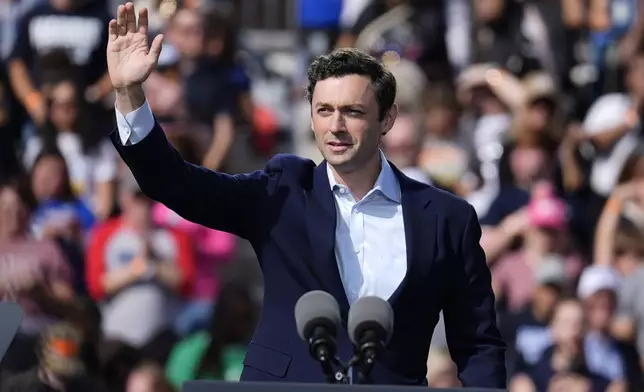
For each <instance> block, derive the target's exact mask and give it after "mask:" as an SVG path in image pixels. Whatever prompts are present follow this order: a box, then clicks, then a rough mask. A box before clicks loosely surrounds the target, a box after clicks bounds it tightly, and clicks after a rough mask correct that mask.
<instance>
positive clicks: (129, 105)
mask: <svg viewBox="0 0 644 392" xmlns="http://www.w3.org/2000/svg"><path fill="white" fill-rule="evenodd" d="M114 92H115V93H116V108H117V109H118V110H119V111H120V112H121V113H123V114H127V113H130V112H133V111H135V110H136V109H138V108H140V107H141V106H143V104H144V103H145V93H144V91H143V86H142V85H140V84H137V85H133V86H128V87H116V88H115V89H114Z"/></svg>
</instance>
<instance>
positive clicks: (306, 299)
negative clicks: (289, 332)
mask: <svg viewBox="0 0 644 392" xmlns="http://www.w3.org/2000/svg"><path fill="white" fill-rule="evenodd" d="M295 324H296V326H297V333H298V334H299V335H300V339H302V340H304V341H308V340H309V338H310V337H311V335H312V334H313V330H314V329H315V328H317V327H324V328H326V329H327V331H328V333H330V334H332V336H334V337H335V335H336V332H337V330H338V325H340V306H339V305H338V301H336V300H335V298H333V296H332V295H331V294H329V293H327V292H325V291H321V290H316V291H309V292H308V293H306V294H304V295H303V296H301V297H300V299H298V300H297V303H296V304H295Z"/></svg>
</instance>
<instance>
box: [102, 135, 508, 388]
mask: <svg viewBox="0 0 644 392" xmlns="http://www.w3.org/2000/svg"><path fill="white" fill-rule="evenodd" d="M111 138H112V141H113V143H114V145H115V146H116V148H117V150H118V151H119V153H120V155H121V157H122V158H123V160H124V161H125V163H126V164H127V165H128V166H129V167H130V169H131V170H132V172H133V173H134V176H135V177H136V179H137V181H138V183H139V185H140V187H141V189H142V190H143V191H144V192H145V193H146V194H147V195H148V196H149V197H151V198H152V199H154V200H157V201H159V202H161V203H163V204H165V205H166V206H168V207H169V208H171V209H172V210H174V211H176V212H177V213H179V214H180V215H181V216H183V217H184V218H186V219H188V220H190V221H193V222H196V223H199V224H202V225H204V226H207V227H210V228H213V229H217V230H222V231H227V232H230V233H233V234H236V235H238V236H240V237H242V238H245V239H247V240H249V241H250V243H251V244H252V246H253V248H254V250H255V252H256V254H257V258H258V260H259V263H260V266H261V268H262V271H263V274H264V304H263V308H262V313H261V316H260V320H259V323H258V326H257V330H256V332H255V335H254V337H253V339H252V342H251V343H250V345H249V347H248V352H247V355H246V358H245V360H244V365H245V366H244V371H243V375H242V380H245V381H293V382H324V381H325V380H324V376H323V373H322V371H321V367H320V364H319V363H317V362H316V361H315V360H314V359H313V358H311V356H310V355H309V353H308V348H307V345H306V344H305V343H304V342H302V341H301V340H300V339H299V337H298V334H297V331H296V327H295V318H294V315H293V309H294V306H295V302H296V301H297V300H298V298H299V297H300V296H301V295H302V294H304V293H306V292H307V291H310V290H324V291H327V292H328V293H330V294H332V295H333V296H334V297H335V298H336V299H337V301H338V303H339V304H340V308H341V312H342V318H343V322H344V327H345V328H346V319H347V313H348V311H349V303H348V301H347V298H346V295H345V291H344V288H343V285H342V281H341V279H340V275H339V272H338V267H337V264H336V258H335V254H334V242H335V225H336V210H335V204H334V203H335V202H334V199H333V194H332V191H331V188H330V185H329V181H328V177H327V172H326V165H325V163H322V164H321V165H319V166H317V167H316V165H315V163H314V162H312V161H311V160H308V159H302V158H299V157H296V156H293V155H277V156H275V157H274V158H272V159H271V160H270V161H269V162H268V164H267V166H266V168H265V169H264V170H261V171H256V172H253V173H250V174H239V175H227V174H223V173H217V172H213V171H210V170H207V169H204V168H202V167H198V166H195V165H191V164H189V163H187V162H185V161H184V160H183V159H182V158H181V156H180V155H179V154H178V153H177V152H176V150H174V149H173V148H172V147H171V145H170V144H169V143H168V141H167V139H166V137H165V135H164V134H163V131H162V129H161V128H160V127H159V126H158V125H156V126H155V128H154V130H153V131H152V132H151V133H150V134H149V135H148V136H147V137H145V139H143V140H142V141H141V142H139V143H137V144H135V145H132V146H123V145H122V144H121V142H120V140H119V137H118V132H116V131H115V132H112V135H111ZM394 171H395V172H396V175H397V176H398V180H399V182H400V188H401V192H402V209H403V219H404V223H405V234H406V242H407V244H406V245H407V264H408V271H407V275H406V276H405V278H404V280H403V282H402V284H401V285H400V287H399V288H398V289H397V290H396V292H395V293H394V294H393V296H392V297H391V298H390V299H389V302H390V304H391V306H392V307H393V309H394V313H395V320H394V333H393V336H392V338H391V341H390V343H389V344H388V346H387V352H386V354H385V356H384V359H382V360H381V361H380V364H379V365H377V366H376V367H375V368H374V370H373V373H372V376H373V378H374V382H375V383H378V384H422V383H424V382H425V376H426V370H427V369H426V363H427V354H428V350H429V345H430V341H431V338H432V334H433V331H434V327H435V326H436V323H437V322H438V319H439V312H440V311H441V310H442V311H443V313H444V317H445V326H446V333H447V341H448V345H449V350H450V353H451V356H452V358H453V360H454V362H455V363H456V365H457V367H458V373H459V378H460V380H461V381H462V383H463V384H464V386H477V387H492V388H500V387H501V388H503V387H505V385H506V370H505V363H504V359H505V358H504V357H505V344H504V342H503V340H502V338H501V335H500V333H499V330H498V329H497V326H496V314H495V309H494V294H493V292H492V288H491V283H490V280H491V279H490V271H489V269H488V267H487V265H486V262H485V256H484V253H483V250H482V249H481V247H480V246H479V239H480V235H481V229H480V226H479V223H478V219H477V217H476V213H475V212H474V209H473V208H472V207H471V206H470V205H469V204H468V203H466V202H465V201H463V200H462V199H459V198H458V197H455V196H452V195H450V194H448V193H446V192H442V191H439V190H437V189H436V188H433V187H431V186H428V185H425V184H421V183H419V182H416V181H413V180H411V179H409V178H408V177H406V176H405V175H403V174H402V173H401V172H400V171H398V170H397V169H395V168H394ZM337 342H338V354H339V355H340V357H341V358H342V359H343V360H345V361H346V360H348V359H349V358H350V357H351V354H353V351H352V346H351V343H350V341H349V338H348V335H347V332H346V329H341V331H340V333H339V336H338V338H337Z"/></svg>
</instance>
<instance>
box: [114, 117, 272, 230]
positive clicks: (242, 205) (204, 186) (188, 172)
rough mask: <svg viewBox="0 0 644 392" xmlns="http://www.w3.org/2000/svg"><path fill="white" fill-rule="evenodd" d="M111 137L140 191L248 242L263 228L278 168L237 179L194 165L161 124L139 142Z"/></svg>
mask: <svg viewBox="0 0 644 392" xmlns="http://www.w3.org/2000/svg"><path fill="white" fill-rule="evenodd" d="M110 138H111V140H112V143H113V144H114V146H115V147H116V149H117V151H118V152H119V154H120V156H121V158H122V159H123V161H124V162H125V163H126V164H127V166H128V167H129V168H130V170H131V171H132V173H133V174H134V177H135V178H136V181H137V182H138V184H139V186H140V187H141V190H142V191H143V192H144V193H145V194H146V195H147V196H148V197H150V198H151V199H153V200H156V201H158V202H160V203H163V204H164V205H166V206H167V207H168V208H170V209H171V210H173V211H175V212H177V213H178V214H179V215H181V216H182V217H184V218H185V219H187V220H189V221H192V222H195V223H198V224H201V225H203V226H206V227H210V228H212V229H216V230H221V231H225V232H229V233H232V234H235V235H238V236H240V237H242V238H245V239H252V238H253V237H254V236H255V234H257V232H258V230H259V229H260V228H261V227H262V224H261V222H260V220H261V219H262V218H261V217H262V216H263V212H264V211H266V209H267V208H269V205H268V204H269V199H270V194H271V189H273V188H274V187H275V186H276V183H277V182H278V180H279V175H280V174H281V170H280V168H279V164H277V165H276V164H275V163H273V164H270V163H269V166H267V167H269V168H270V169H266V170H262V171H255V172H253V173H249V174H237V175H229V174H224V173H219V172H214V171H211V170H208V169H206V168H203V167H200V166H196V165H193V164H191V163H188V162H186V161H185V160H184V159H183V158H181V155H179V153H178V152H177V151H176V150H175V149H174V148H173V147H172V145H171V144H170V143H169V142H168V140H167V138H166V136H165V134H164V133H163V130H162V129H161V126H160V125H159V124H158V123H157V122H156V121H155V123H154V127H153V128H152V130H151V131H150V132H149V133H148V134H147V135H146V136H145V137H144V138H143V139H142V140H140V141H137V142H136V143H135V144H131V143H130V144H129V145H124V144H123V142H122V139H121V137H120V135H119V130H114V131H113V132H112V133H111V134H110ZM278 163H279V162H278Z"/></svg>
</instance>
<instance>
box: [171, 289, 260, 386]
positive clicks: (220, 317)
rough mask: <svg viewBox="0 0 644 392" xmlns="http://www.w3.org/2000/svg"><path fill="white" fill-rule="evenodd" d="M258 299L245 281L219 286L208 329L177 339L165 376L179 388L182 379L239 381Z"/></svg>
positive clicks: (255, 317) (256, 312) (255, 319)
mask: <svg viewBox="0 0 644 392" xmlns="http://www.w3.org/2000/svg"><path fill="white" fill-rule="evenodd" d="M258 312H259V303H258V302H257V298H256V297H255V296H254V294H253V288H252V287H251V286H250V285H249V284H248V283H247V282H245V281H231V282H228V283H225V284H224V285H223V286H222V289H221V293H220V294H219V300H218V302H217V306H216V307H215V311H214V313H213V316H212V319H211V321H210V329H209V331H207V332H206V331H205V332H198V333H196V334H194V335H192V336H189V337H187V338H185V339H184V340H182V341H180V342H179V343H178V344H177V345H176V346H175V348H174V350H173V351H172V353H171V355H170V358H169V359H168V362H167V364H166V376H167V377H168V379H169V380H170V382H171V383H172V385H174V387H175V388H176V389H177V390H178V389H180V388H181V385H182V384H183V383H184V382H185V381H189V380H197V379H215V380H227V381H239V378H240V376H241V371H242V368H243V359H244V355H245V354H246V346H247V344H248V342H250V339H251V337H252V335H253V331H254V329H255V326H256V324H257V317H258Z"/></svg>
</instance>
